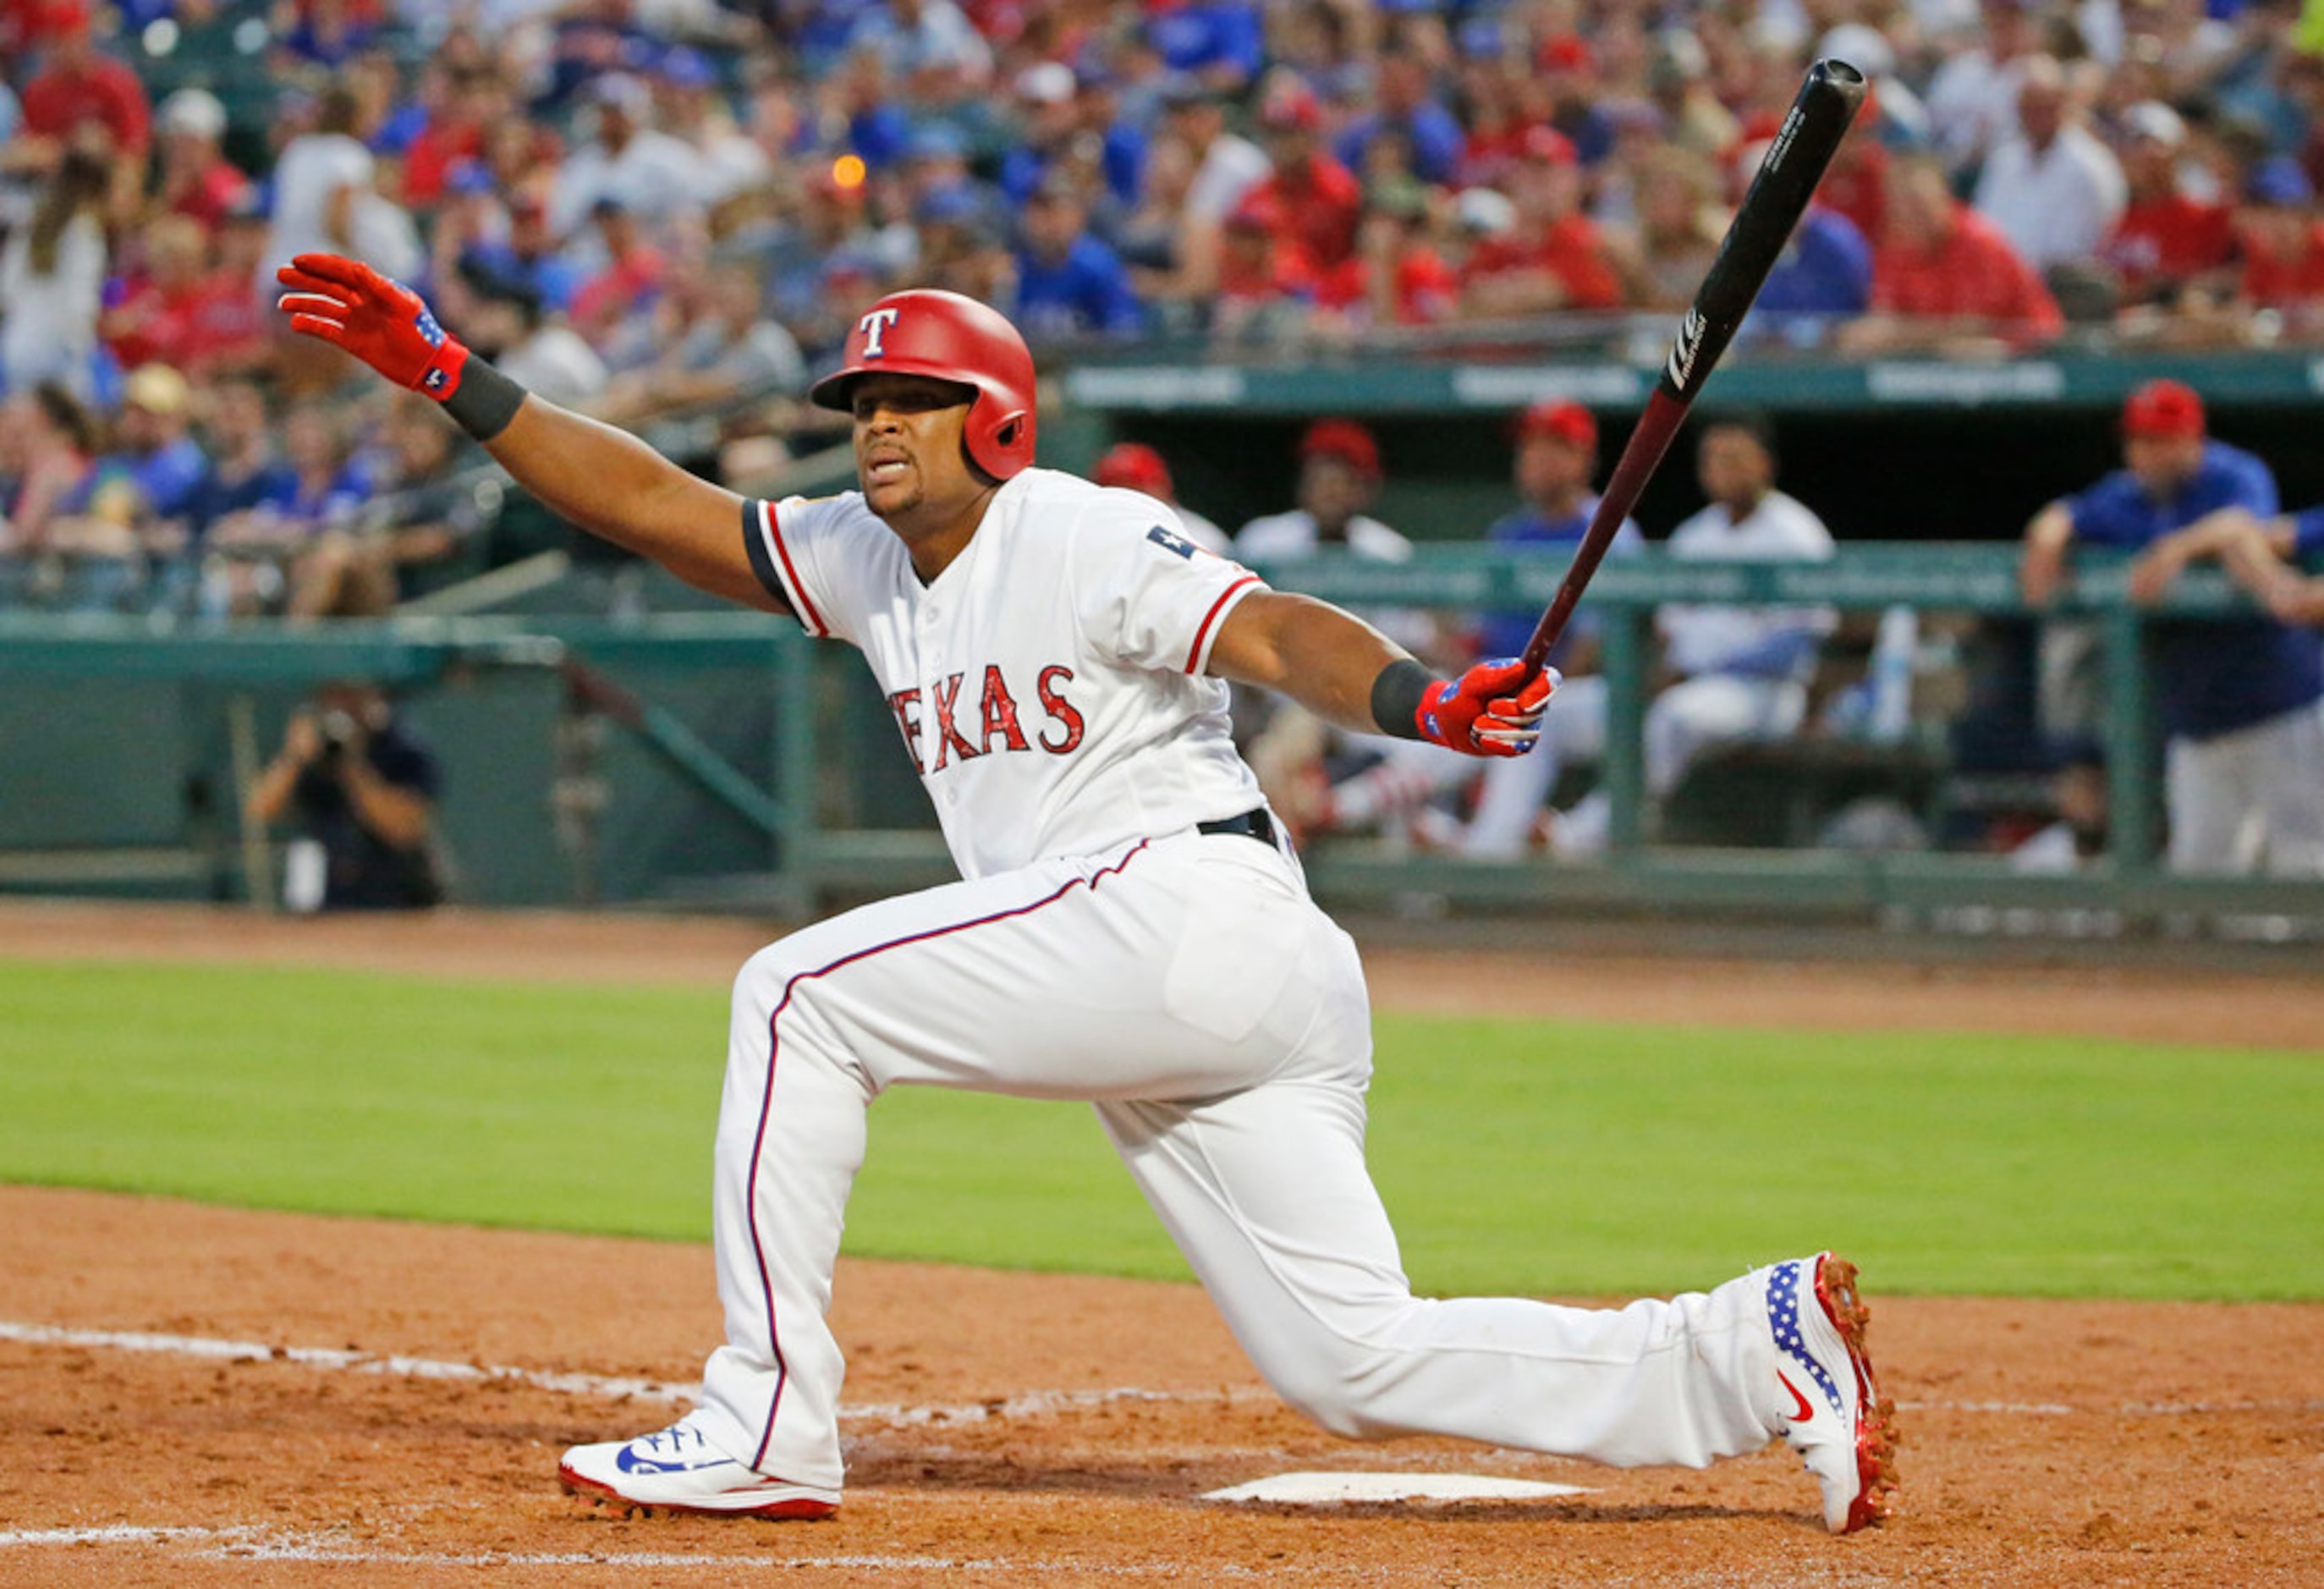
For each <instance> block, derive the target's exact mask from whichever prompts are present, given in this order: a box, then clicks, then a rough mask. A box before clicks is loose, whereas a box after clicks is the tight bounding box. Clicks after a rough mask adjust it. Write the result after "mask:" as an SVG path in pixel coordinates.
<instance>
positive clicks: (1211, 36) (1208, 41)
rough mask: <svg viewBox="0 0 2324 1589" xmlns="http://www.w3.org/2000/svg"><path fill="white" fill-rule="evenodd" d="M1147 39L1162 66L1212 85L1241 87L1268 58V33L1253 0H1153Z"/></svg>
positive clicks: (1257, 73)
mask: <svg viewBox="0 0 2324 1589" xmlns="http://www.w3.org/2000/svg"><path fill="white" fill-rule="evenodd" d="M1146 41H1147V42H1148V43H1149V44H1151V45H1152V46H1153V47H1154V51H1155V53H1156V54H1157V55H1159V56H1161V58H1162V64H1163V65H1164V66H1165V67H1167V68H1168V69H1170V70H1172V71H1175V72H1191V73H1193V74H1194V75H1195V76H1196V77H1199V78H1201V79H1203V82H1205V83H1206V84H1208V85H1209V86H1210V87H1212V88H1221V89H1226V90H1230V91H1231V90H1235V89H1240V88H1244V87H1245V86H1247V85H1248V84H1249V83H1250V81H1251V80H1252V79H1255V78H1257V77H1258V76H1259V68H1260V67H1261V66H1262V65H1263V64H1264V63H1265V60H1266V32H1265V29H1264V27H1263V25H1262V23H1260V20H1259V7H1258V6H1257V5H1253V4H1251V0H1157V3H1152V4H1149V5H1148V7H1147V17H1146Z"/></svg>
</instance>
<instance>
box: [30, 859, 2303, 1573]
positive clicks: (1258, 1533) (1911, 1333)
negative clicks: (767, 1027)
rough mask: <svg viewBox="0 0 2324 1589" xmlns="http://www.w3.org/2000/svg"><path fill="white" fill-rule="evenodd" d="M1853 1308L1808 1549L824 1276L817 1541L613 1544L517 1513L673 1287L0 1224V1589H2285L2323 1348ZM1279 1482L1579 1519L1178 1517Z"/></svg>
mask: <svg viewBox="0 0 2324 1589" xmlns="http://www.w3.org/2000/svg"><path fill="white" fill-rule="evenodd" d="M762 936H763V934H762V933H761V930H760V929H757V928H752V927H751V926H750V925H749V924H747V923H733V922H716V921H714V922H684V921H660V920H646V921H641V920H635V919H627V920H624V919H564V918H554V917H543V918H517V919H509V918H478V917H463V916H459V915H451V914H447V915H444V916H439V917H437V918H434V919H428V920H412V921H399V922H393V923H350V922H338V921H322V922H294V923H276V922H263V921H254V920H252V919H246V918H244V917H241V916H238V915H230V914H225V913H210V912H201V911H179V910H108V909H101V908H92V907H84V906H64V905H46V904H42V905H8V906H5V907H0V955H5V956H13V957H23V956H67V957H92V956H134V957H166V958H179V957H185V958H217V957H231V958H235V959H237V960H243V959H251V958H261V957H279V958H282V959H290V960H300V961H309V962H322V963H337V964H360V965H392V966H395V967H398V968H401V969H407V970H414V971H429V972H440V973H444V974H447V975H470V974H477V973H480V972H489V973H490V974H491V975H552V976H571V977H576V978H587V977H592V976H602V975H623V976H629V977H637V978H648V977H651V978H669V979H682V980H706V981H714V982H723V981H724V979H725V978H726V977H728V976H729V975H732V973H733V969H734V967H735V966H736V965H739V964H740V962H741V960H742V956H743V955H744V954H746V953H747V952H748V951H749V950H750V949H751V948H752V947H756V945H757V944H758V943H759V942H760V941H761V938H762ZM1369 965H1370V966H1371V970H1372V975H1373V982H1374V987H1375V992H1376V994H1377V996H1378V999H1379V1002H1380V1003H1381V1004H1382V1005H1383V1006H1388V1007H1401V1008H1421V1007H1446V1006H1450V1007H1457V1008H1460V1009H1463V1010H1469V1011H1474V1010H1476V1009H1479V1008H1480V1007H1489V1008H1494V1009H1501V1010H1508V1011H1511V1012H1520V1011H1523V1012H1539V1011H1548V1012H1557V1013H1562V1014H1566V1015H1581V1016H1588V1017H1592V1018H1600V1019H1609V1020H1615V1019H1635V1018H1646V1019H1653V1020H1655V1021H1665V1022H1688V1021H1704V1022H1718V1023H1739V1022H1750V1023H1755V1024H1757V1023H1765V1024H1793V1025H1818V1026H1825V1027H1831V1026H1844V1027H1873V1026H1920V1027H1929V1028H1954V1029H1970V1028H1980V1029H1988V1030H1992V1029H2009V1030H2098V1031H2105V1032H2109V1033H2130V1034H2135V1035H2137V1036H2141V1037H2144V1038H2149V1039H2185V1040H2202V1041H2208V1042H2251V1043H2262V1044H2270V1045H2279V1046H2285V1047H2301V1048H2309V1049H2314V1048H2317V1047H2318V1046H2319V1043H2324V1020H2319V1017H2324V987H2319V985H2318V984H2317V983H2316V982H2315V981H2314V980H2312V979H2310V980H2305V981H2287V980H2285V979H2282V978H2265V977H2256V976H2252V977H2239V976H2225V975H2222V976H2204V977H2201V978H2198V979H2194V980H2191V981H2187V980H2165V979H2161V978H2157V977H2155V976H2153V975H2152V974H2151V973H2138V974H2133V973H2121V974H2116V973H2093V972H2065V971H2058V970H2025V971H1978V970H1974V969H1970V968H1967V967H1961V966H1945V967H1941V968H1932V967H1926V966H1912V965H1858V966H1840V965H1785V966H1784V967H1782V968H1781V971H1780V974H1775V973H1772V972H1771V968H1770V967H1768V966H1767V965H1751V964H1747V963H1735V962H1681V963H1674V962H1668V961H1653V960H1647V959H1644V958H1637V959H1630V958H1623V957H1618V956H1613V957H1599V958H1596V959H1593V960H1590V961H1586V962H1585V961H1575V962H1572V963H1567V964H1558V965H1544V964H1543V963H1542V962H1541V961H1540V960H1539V959H1538V958H1537V957H1526V958H1524V959H1523V960H1522V961H1517V960H1511V961H1505V962H1497V961H1495V960H1493V959H1491V958H1489V957H1479V956H1461V957H1459V958H1457V959H1452V958H1447V957H1443V956H1415V955H1406V954H1374V955H1372V956H1369ZM706 1168H707V1167H706V1165H705V1173H706ZM1879 1281H1880V1277H1879V1275H1878V1274H1877V1272H1873V1273H1869V1274H1867V1276H1866V1287H1867V1295H1868V1296H1870V1297H1871V1298H1873V1303H1874V1334H1873V1345H1874V1347H1875V1351H1876V1355H1877V1358H1878V1359H1879V1361H1880V1363H1881V1365H1882V1368H1883V1371H1884V1375H1885V1378H1886V1383H1887V1389H1888V1390H1890V1391H1891V1393H1892V1394H1894V1395H1895V1397H1896V1398H1897V1400H1899V1401H1900V1403H1901V1404H1902V1407H1903V1421H1904V1430H1905V1436H1906V1439H1907V1442H1908V1443H1907V1446H1906V1448H1905V1451H1904V1476H1905V1485H1906V1488H1905V1491H1904V1499H1903V1506H1904V1510H1903V1514H1902V1515H1901V1516H1899V1517H1898V1518H1897V1519H1895V1520H1893V1521H1892V1522H1891V1523H1890V1524H1889V1525H1887V1526H1886V1527H1885V1528H1884V1529H1879V1530H1877V1531H1876V1532H1874V1533H1872V1534H1870V1535H1867V1536H1863V1537H1858V1538H1852V1539H1848V1540H1831V1539H1829V1538H1825V1537H1824V1536H1823V1534H1822V1533H1821V1529H1819V1528H1818V1527H1817V1525H1816V1524H1815V1522H1814V1519H1813V1490H1812V1485H1811V1484H1810V1483H1809V1482H1808V1481H1807V1479H1806V1478H1805V1476H1804V1475H1803V1474H1801V1473H1800V1471H1799V1469H1798V1467H1797V1464H1796V1459H1794V1457H1792V1456H1791V1455H1789V1454H1787V1453H1785V1452H1784V1451H1782V1450H1780V1449H1776V1450H1772V1451H1770V1452H1767V1453H1766V1454H1763V1455H1759V1456H1757V1457H1753V1458H1749V1459H1747V1460H1744V1461H1740V1462H1736V1463H1730V1464H1724V1465H1722V1466H1720V1467H1719V1468H1716V1469H1713V1470H1711V1471H1710V1472H1707V1473H1690V1472H1683V1471H1678V1470H1670V1469H1646V1470H1636V1471H1628V1472H1617V1471H1611V1470H1606V1469H1601V1468H1595V1467H1591V1466H1588V1465H1586V1464H1577V1463H1569V1462H1560V1461H1554V1460H1550V1459H1546V1458H1542V1457H1536V1456H1530V1455H1522V1454H1517V1453H1511V1452H1506V1451H1496V1450H1490V1449H1486V1448H1481V1447H1476V1446H1461V1445H1458V1444H1454V1443H1451V1442H1442V1441H1409V1442H1399V1443H1394V1444H1388V1445H1382V1446H1356V1445H1350V1444H1347V1443H1344V1442H1341V1441H1337V1440H1334V1439H1333V1438H1332V1437H1328V1436H1325V1435H1323V1434H1322V1433H1320V1432H1319V1431H1317V1430H1315V1429H1314V1428H1313V1427H1311V1426H1309V1425H1307V1424H1305V1422H1304V1421H1302V1420H1301V1419H1299V1418H1296V1417H1295V1416H1294V1415H1292V1414H1290V1413H1288V1412H1286V1411H1285V1410H1283V1409H1281V1407H1280V1406H1279V1405H1278V1404H1277V1403H1276V1402H1275V1401H1274V1400H1272V1398H1271V1397H1269V1396H1268V1394H1267V1392H1266V1391H1265V1390H1264V1388H1263V1387H1262V1386H1260V1385H1259V1382H1258V1381H1257V1379H1256V1377H1255V1376H1254V1375H1253V1374H1252V1372H1251V1371H1250V1367H1249V1365H1248V1364H1247V1363H1245V1362H1244V1361H1243V1360H1242V1358H1241V1357H1240V1354H1239V1353H1237V1352H1236V1351H1235V1349H1234V1348H1233V1346H1232V1344H1231V1343H1230V1342H1229V1341H1228V1339H1227V1337H1226V1335H1225V1333H1224V1331H1223V1330H1222V1327H1221V1326H1219V1324H1218V1323H1217V1321H1216V1318H1215V1316H1213V1314H1212V1312H1211V1310H1210V1307H1209V1306H1208V1304H1207V1302H1206V1301H1205V1300H1204V1299H1203V1297H1202V1296H1201V1294H1200V1293H1199V1292H1198V1291H1196V1290H1194V1289H1192V1288H1190V1287H1185V1286H1172V1285H1161V1284H1152V1283H1139V1282H1130V1281H1120V1280H1090V1279H1074V1278H1065V1277H1055V1276H1027V1275H1013V1274H994V1273H989V1272H985V1271H980V1270H962V1269H948V1268H943V1267H934V1266H924V1265H902V1264H891V1263H876V1262H869V1261H848V1262H845V1263H844V1264H843V1265H842V1268H841V1271H840V1276H839V1283H838V1292H837V1295H838V1301H837V1305H836V1307H835V1326H836V1328H837V1330H838V1333H839V1335H840V1338H841V1340H842V1341H843V1343H844V1344H845V1345H846V1346H847V1348H848V1351H849V1354H850V1360H851V1363H852V1369H851V1372H850V1376H849V1380H848V1386H847V1399H846V1407H847V1409H848V1412H847V1416H846V1421H845V1427H846V1431H847V1436H848V1443H849V1462H850V1487H849V1496H848V1503H847V1505H846V1507H845V1508H844V1510H842V1512H841V1514H840V1516H839V1517H838V1518H837V1519H835V1520H833V1521H830V1522H827V1523H818V1524H793V1525H760V1524H749V1523H717V1522H712V1521H706V1520H612V1519H609V1518H607V1517H605V1516H604V1515H603V1514H601V1513H598V1512H595V1511H593V1510H589V1509H587V1508H586V1507H584V1506H582V1505H581V1504H579V1503H577V1502H575V1501H570V1500H568V1499H567V1498H566V1497H564V1496H562V1495H560V1494H559V1493H558V1491H557V1488H556V1485H555V1483H554V1478H553V1473H554V1468H555V1462H556V1454H557V1451H558V1448H559V1447H561V1446H564V1445H566V1444H567V1443H570V1442H573V1441H576V1440H582V1439H598V1438H605V1437H613V1436H617V1435H625V1434H631V1433H635V1432H637V1431H639V1430H641V1429H643V1428H647V1427H653V1426H655V1425H658V1424H659V1423H661V1422H664V1421H666V1420H667V1418H668V1417H669V1415H670V1412H671V1410H672V1409H673V1407H674V1406H675V1405H676V1404H677V1403H676V1400H674V1399H675V1398H676V1397H677V1396H678V1394H679V1393H680V1392H681V1391H682V1389H683V1388H684V1387H685V1386H686V1385H687V1384H688V1383H689V1382H690V1381H691V1378H692V1376H693V1375H694V1374H695V1373H696V1372H697V1371H698V1368H699V1363H700V1357H701V1353H702V1352H703V1351H704V1349H705V1347H706V1346H707V1345H708V1344H710V1343H711V1342H713V1341H714V1340H715V1336H716V1334H717V1330H718V1318H717V1309H716V1305H715V1297H714V1294H713V1288H712V1283H711V1273H710V1259H709V1253H708V1251H707V1249H706V1248H704V1247H699V1246H692V1245H680V1244H668V1243H641V1242H624V1241H611V1240H601V1239H592V1238H581V1237H571V1236H555V1235H539V1234H527V1233H507V1232H485V1231H475V1230H465V1229H445V1228H439V1227H429V1226H421V1225H412V1224H383V1223H377V1222H369V1221H355V1220H334V1219H314V1218H302V1217H296V1216H291V1215H271V1214H251V1213H244V1212H238V1211H229V1210H219V1209H210V1208H204V1207H198V1206H190V1205H185V1204H180V1203H174V1202H170V1201H165V1200H160V1199H150V1198H134V1197H121V1196H106V1195H102V1194H96V1193H85V1192H67V1191H52V1190H42V1189H34V1188H0V1451H5V1453H6V1454H7V1456H6V1464H5V1465H6V1472H7V1475H8V1481H7V1483H5V1486H0V1584H169V1585H171V1586H172V1589H184V1586H191V1585H209V1584H221V1585H223V1584H269V1585H272V1584H307V1583H389V1584H435V1583H442V1582H447V1581H460V1580H464V1579H469V1578H477V1577H484V1578H489V1579H490V1581H492V1582H494V1583H510V1584H724V1583H726V1582H731V1581H736V1580H741V1579H744V1578H749V1579H752V1580H757V1579H767V1580H770V1581H773V1582H780V1583H791V1582H815V1583H830V1584H881V1585H889V1584H995V1585H999V1584H1081V1583H1117V1582H1140V1581H1148V1580H1159V1581H1167V1582H1181V1583H1192V1584H1222V1583H1266V1584H1272V1583H1285V1584H1309V1583H1314V1584H1340V1583H1348V1584H1502V1583H1507V1584H1537V1583H1593V1584H1600V1583H1602V1584H1760V1583H1766V1584H1784V1585H1794V1584H1879V1583H1905V1582H1910V1583H1915V1584H1918V1583H1934V1582H1945V1583H2018V1584H2066V1583H2071V1584H2206V1585H2208V1584H2262V1583H2282V1584H2295V1583H2315V1582H2318V1581H2319V1568H2318V1567H2317V1565H2316V1564H2317V1563H2318V1562H2319V1561H2324V1350H2319V1345H2324V1307H2284V1306H2251V1307H2214V1306H2141V1305H2128V1304H2066V1303H2052V1302H2042V1303H2033V1302H2013V1301H1999V1300H1965V1299H1953V1300H1945V1299H1929V1298H1882V1297H1881V1295H1880V1291H1879ZM251 1346H254V1347H257V1348H261V1349H264V1350H263V1351H258V1352H253V1351H248V1350H244V1348H245V1347H251ZM480 1369H481V1372H480ZM1317 1468H1331V1469H1359V1468H1360V1469H1384V1470H1393V1471H1397V1472H1402V1473H1416V1472H1461V1473H1471V1474H1487V1475H1493V1476H1500V1477H1511V1478H1526V1479H1537V1480H1546V1481H1551V1482H1554V1483H1565V1484H1574V1485H1581V1486H1585V1487H1586V1488H1587V1492H1586V1493H1583V1494H1580V1495H1575V1496H1571V1497H1567V1498H1563V1499H1558V1500H1553V1501H1523V1502H1516V1503H1508V1502H1496V1503H1482V1502H1480V1503H1467V1504H1461V1505H1452V1506H1438V1505H1424V1504H1417V1503H1401V1504H1390V1505H1369V1506H1361V1507H1351V1508H1345V1509H1341V1510H1331V1511H1323V1512H1312V1513H1311V1512H1302V1511H1297V1510H1290V1509H1284V1508H1266V1507H1262V1508H1249V1507H1230V1506H1226V1505H1222V1504H1219V1503H1215V1502H1209V1501H1203V1499H1201V1497H1202V1495H1203V1492H1205V1491H1209V1490H1212V1489H1215V1488H1219V1487H1222V1486H1226V1485H1231V1484H1237V1483H1245V1482H1248V1481H1250V1480H1253V1479H1257V1478H1260V1477H1263V1476H1266V1475H1268V1474H1276V1473H1281V1472H1286V1471H1291V1470H1299V1469H1317Z"/></svg>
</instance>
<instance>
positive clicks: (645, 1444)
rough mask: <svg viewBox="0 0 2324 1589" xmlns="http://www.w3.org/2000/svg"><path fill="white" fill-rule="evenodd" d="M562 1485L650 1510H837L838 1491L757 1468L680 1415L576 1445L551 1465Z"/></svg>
mask: <svg viewBox="0 0 2324 1589" xmlns="http://www.w3.org/2000/svg"><path fill="white" fill-rule="evenodd" d="M557 1479H558V1483H560V1484H562V1485H563V1486H564V1487H565V1489H566V1491H567V1493H569V1494H573V1495H578V1496H581V1497H584V1498H585V1499H587V1500H590V1501H597V1502H599V1503H601V1504H604V1505H606V1506H609V1507H612V1508H613V1509H615V1510H621V1511H624V1512H632V1513H640V1514H642V1515H645V1516H648V1517H650V1516H652V1515H653V1514H654V1513H656V1512H683V1513H691V1514H694V1515H696V1516H700V1517H752V1518H771V1519H778V1520H796V1521H807V1520H813V1519H816V1518H827V1517H829V1516H831V1515H832V1513H834V1512H835V1511H837V1510H839V1496H838V1494H837V1492H834V1491H830V1490H818V1489H816V1488H813V1487H812V1486H809V1485H806V1484H794V1483H788V1481H785V1480H782V1479H778V1478H775V1477H773V1476H771V1475H770V1474H762V1473H761V1472H759V1471H758V1470H757V1469H756V1468H753V1467H751V1466H749V1465H748V1464H744V1463H741V1462H737V1461H735V1460H734V1459H733V1457H731V1456H728V1455H726V1454H725V1453H724V1452H722V1451H720V1450H719V1449H717V1448H716V1447H715V1446H713V1445H711V1443H710V1441H709V1439H708V1438H707V1437H705V1435H704V1434H703V1432H702V1430H701V1429H700V1428H699V1427H697V1426H696V1425H695V1424H694V1423H693V1422H691V1421H689V1418H680V1419H679V1420H678V1422H676V1423H674V1424H672V1425H671V1426H670V1427H668V1428H666V1429H658V1430H656V1431H655V1432H654V1433H652V1434H650V1435H640V1436H639V1437H637V1438H636V1439H634V1440H613V1441H606V1442H604V1443H602V1444H599V1445H595V1446H574V1447H573V1448H572V1449H571V1450H569V1451H567V1452H566V1454H565V1459H564V1460H563V1461H562V1462H560V1463H558V1464H557Z"/></svg>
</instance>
